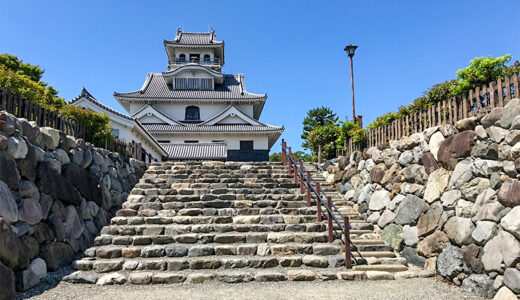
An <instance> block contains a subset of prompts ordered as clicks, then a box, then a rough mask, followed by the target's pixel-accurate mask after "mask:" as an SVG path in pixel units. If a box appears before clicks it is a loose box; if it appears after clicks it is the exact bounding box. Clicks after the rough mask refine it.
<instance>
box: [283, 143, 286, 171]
mask: <svg viewBox="0 0 520 300" xmlns="http://www.w3.org/2000/svg"><path fill="white" fill-rule="evenodd" d="M285 147H286V146H285V140H284V139H282V164H283V165H284V166H285V151H286V148H285Z"/></svg>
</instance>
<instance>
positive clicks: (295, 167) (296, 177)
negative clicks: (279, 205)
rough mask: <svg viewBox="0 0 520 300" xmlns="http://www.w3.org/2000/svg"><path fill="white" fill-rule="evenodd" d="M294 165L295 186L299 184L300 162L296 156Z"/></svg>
mask: <svg viewBox="0 0 520 300" xmlns="http://www.w3.org/2000/svg"><path fill="white" fill-rule="evenodd" d="M292 158H293V164H294V184H297V183H298V161H297V160H296V154H293V155H292Z"/></svg>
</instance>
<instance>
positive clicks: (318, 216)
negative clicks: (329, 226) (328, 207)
mask: <svg viewBox="0 0 520 300" xmlns="http://www.w3.org/2000/svg"><path fill="white" fill-rule="evenodd" d="M316 191H317V192H318V195H316V196H317V197H316V216H317V218H318V222H321V221H322V219H321V201H320V194H321V192H320V191H321V189H320V183H319V182H316Z"/></svg>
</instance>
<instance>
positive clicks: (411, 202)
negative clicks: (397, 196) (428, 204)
mask: <svg viewBox="0 0 520 300" xmlns="http://www.w3.org/2000/svg"><path fill="white" fill-rule="evenodd" d="M424 204H425V203H424V200H422V199H421V198H419V197H417V196H414V195H407V196H406V197H405V198H404V200H403V201H401V203H399V207H398V208H397V213H396V217H395V219H394V222H395V223H397V224H400V225H406V224H412V223H414V222H415V221H416V220H417V218H419V216H420V215H421V213H422V211H423V207H424Z"/></svg>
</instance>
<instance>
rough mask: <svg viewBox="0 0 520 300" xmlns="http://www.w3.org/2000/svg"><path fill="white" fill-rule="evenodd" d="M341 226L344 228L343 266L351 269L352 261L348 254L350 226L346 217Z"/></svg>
mask: <svg viewBox="0 0 520 300" xmlns="http://www.w3.org/2000/svg"><path fill="white" fill-rule="evenodd" d="M343 222H344V224H343V226H344V228H345V266H346V267H347V269H352V259H351V254H350V224H349V219H348V216H345V218H343Z"/></svg>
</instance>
